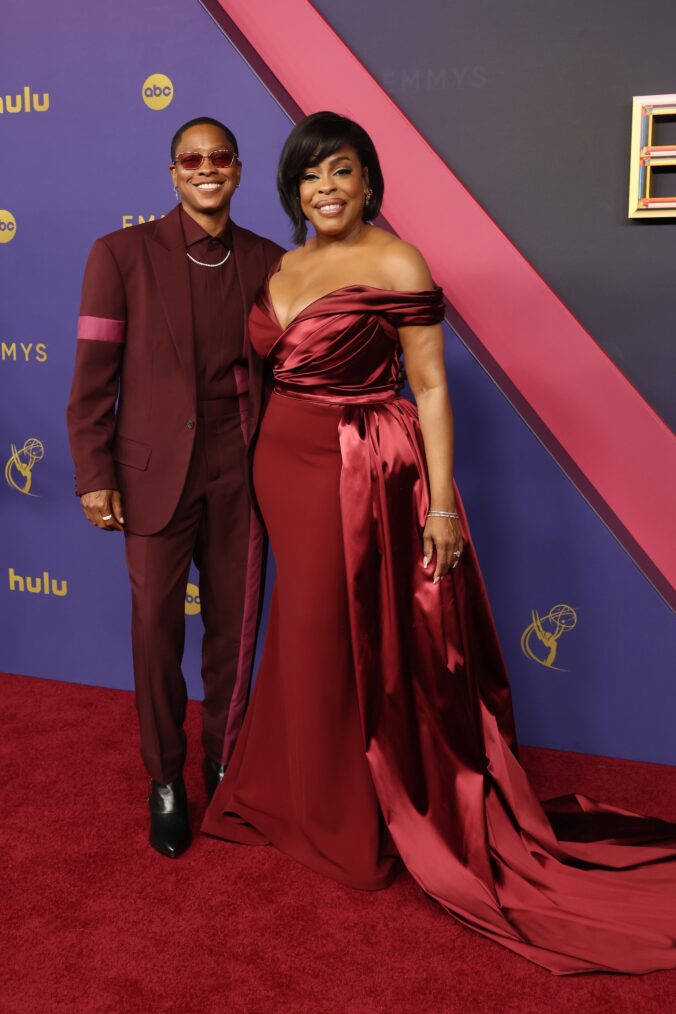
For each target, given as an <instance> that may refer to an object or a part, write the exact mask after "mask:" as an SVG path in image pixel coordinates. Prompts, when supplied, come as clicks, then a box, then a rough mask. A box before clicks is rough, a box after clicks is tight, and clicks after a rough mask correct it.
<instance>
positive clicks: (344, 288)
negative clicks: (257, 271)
mask: <svg viewBox="0 0 676 1014" xmlns="http://www.w3.org/2000/svg"><path fill="white" fill-rule="evenodd" d="M281 262H282V258H281V257H280V258H279V260H278V261H277V262H276V263H275V264H274V265H273V267H272V269H271V270H270V271H269V273H268V277H267V278H266V279H265V286H264V290H263V291H264V292H265V294H266V296H267V299H266V302H267V308H268V312H269V315H270V317H271V318H272V319H273V320H274V322H275V324H276V325H277V327H278V328H280V330H281V332H282V334H283V333H284V332H285V331H288V330H289V328H290V327H291V326H292V325H293V324H295V323H296V321H297V320H298V319H299V318H300V317H302V316H303V314H304V313H305V312H306V310H309V309H310V308H311V307H313V306H315V305H316V304H317V303H321V302H322V300H324V299H328V298H329V296H335V295H337V294H338V293H339V292H349V291H352V290H353V289H370V290H371V292H382V293H383V294H385V295H389V296H429V295H432V294H436V293H437V292H441V286H439V285H435V286H434V287H433V288H431V289H410V290H408V289H380V288H378V286H377V285H368V284H367V283H366V282H353V283H352V284H351V285H340V286H338V288H336V289H331V290H330V291H329V292H325V293H324V294H323V295H322V296H317V298H316V299H312V300H311V301H310V302H309V303H307V304H306V305H305V306H304V307H303V308H302V309H301V310H299V311H298V313H296V314H295V315H294V316H293V317H292V318H291V320H290V321H289V322H288V324H286V325H282V323H281V321H280V319H279V317H278V316H277V311H276V310H275V307H274V304H273V302H272V294H271V292H270V279H271V278H272V276H273V275H276V274H277V272H278V271H279V269H280V266H281Z"/></svg>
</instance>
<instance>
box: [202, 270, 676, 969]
mask: <svg viewBox="0 0 676 1014" xmlns="http://www.w3.org/2000/svg"><path fill="white" fill-rule="evenodd" d="M442 318H443V301H442V294H441V291H440V290H439V289H435V290H432V291H429V292H390V291H385V290H382V289H375V288H372V287H370V286H366V285H351V286H347V287H345V288H341V289H336V290H335V291H334V292H331V293H329V294H328V295H326V296H323V297H322V298H320V299H317V300H315V301H314V302H313V303H311V304H310V305H309V306H307V307H306V308H305V309H304V310H303V311H302V312H301V313H299V314H298V316H297V317H296V318H295V319H294V320H293V321H292V322H291V323H290V324H289V326H288V327H287V328H286V329H284V330H282V329H281V327H280V326H279V323H278V321H277V319H276V317H275V314H274V311H273V308H272V305H271V302H270V296H269V292H268V291H267V288H266V289H264V290H263V292H262V293H261V295H260V296H259V298H258V301H257V303H256V304H255V306H254V308H253V310H252V313H251V319H250V334H251V341H252V342H253V344H254V347H255V348H256V349H257V350H258V352H259V353H261V354H262V355H265V356H267V357H268V358H269V360H270V361H271V364H272V368H273V375H274V381H275V391H274V393H273V394H272V395H271V399H270V401H269V403H268V407H267V410H266V413H265V416H264V418H263V422H262V426H261V430H260V435H259V439H258V443H257V446H256V451H255V459H254V484H255V489H256V493H257V497H258V500H259V503H260V507H261V510H262V513H263V516H264V519H265V523H266V525H267V528H268V531H269V534H270V540H271V544H272V548H273V551H274V555H275V560H276V563H277V583H276V587H275V591H274V595H273V600H272V605H271V613H270V619H269V625H268V630H267V637H266V641H265V650H264V655H263V659H262V662H261V666H260V671H259V674H258V679H257V681H256V685H255V688H254V691H253V695H252V700H251V702H250V705H249V709H248V712H247V716H246V719H245V722H244V725H243V728H242V731H241V733H240V737H239V740H238V743H237V746H236V748H235V751H234V754H233V757H232V760H231V762H230V765H229V767H228V769H227V771H226V773H225V777H224V779H223V781H222V783H221V785H220V786H219V788H218V790H217V791H216V794H215V795H214V798H213V800H212V803H211V805H210V808H209V810H208V811H207V814H206V818H205V821H204V826H203V829H204V831H206V832H207V833H208V834H211V835H216V836H218V837H221V838H225V839H228V840H230V841H238V842H243V843H249V844H264V843H272V844H274V845H275V846H276V847H277V848H279V849H281V850H282V851H283V852H285V853H287V854H288V855H289V856H293V857H294V858H295V859H297V860H298V861H299V862H301V863H304V864H305V865H306V866H308V867H310V868H311V869H313V870H316V871H317V872H319V873H322V874H325V875H326V876H328V877H333V878H334V879H335V880H337V881H340V882H341V883H343V884H348V885H350V886H352V887H356V888H363V889H375V888H380V887H384V886H386V885H387V884H388V883H389V881H390V880H391V879H392V877H393V876H394V875H395V874H396V872H397V870H398V869H399V868H400V867H401V864H402V862H403V864H404V865H405V866H406V868H407V869H408V870H409V872H410V873H411V875H412V876H413V877H414V878H415V879H416V880H417V882H418V883H419V884H420V885H421V887H422V888H423V889H424V890H425V891H427V892H428V894H430V895H431V896H432V897H433V898H436V899H437V900H438V901H439V902H440V903H441V904H442V905H443V906H444V907H445V908H446V909H447V910H448V911H449V912H451V913H452V914H453V915H454V916H455V918H456V919H458V920H460V921H461V922H463V923H464V924H465V925H467V926H469V927H471V928H472V929H475V930H477V931H478V932H480V933H483V934H485V935H486V936H488V937H490V938H491V939H493V940H496V941H498V942H499V943H502V944H503V945H504V946H506V947H509V948H511V949H512V950H513V951H516V952H517V953H519V954H521V955H523V956H524V957H526V958H529V959H530V960H531V961H534V962H536V963H537V964H540V965H543V966H544V967H545V968H548V969H551V971H553V972H556V973H558V974H566V973H571V972H586V971H594V970H602V971H622V972H647V971H651V970H655V969H660V968H667V967H671V966H674V965H676V946H675V937H676V864H675V863H674V862H673V860H674V858H675V857H676V826H675V825H670V824H666V823H665V822H663V821H660V820H656V819H650V818H643V817H639V816H638V815H635V814H632V813H628V812H626V811H621V810H617V809H614V808H611V807H609V806H604V805H601V804H598V803H596V802H594V801H593V800H590V799H588V798H586V797H584V796H580V795H575V796H571V797H562V798H560V799H556V800H552V801H549V802H548V803H545V804H544V808H543V805H541V804H540V803H539V802H538V800H537V799H536V798H535V796H534V794H533V791H532V789H531V787H530V785H529V783H528V780H527V777H526V775H525V772H524V771H523V769H522V767H521V766H520V764H519V762H518V759H517V749H516V740H515V735H514V722H513V717H512V707H511V698H510V690H509V684H508V681H507V676H506V673H505V667H504V663H503V659H502V656H501V652H500V647H499V645H498V641H497V637H496V633H495V628H494V625H493V620H492V616H491V611H490V607H489V603H488V600H487V597H486V592H485V589H484V585H483V581H482V578H481V573H480V570H479V566H478V563H477V559H476V556H475V552H474V548H473V546H472V543H471V541H470V536H469V531H468V528H467V521H466V518H465V516H464V512H463V510H462V507H461V506H460V499H459V498H458V501H457V502H458V505H459V508H458V509H459V511H460V513H461V514H462V525H463V530H464V534H465V538H466V540H467V541H466V547H465V550H464V552H463V555H462V558H461V562H460V563H459V565H458V566H457V567H456V568H455V569H454V570H453V571H452V573H451V575H450V576H449V577H448V578H446V579H444V580H443V581H442V582H440V583H439V584H437V585H434V584H433V581H432V577H433V569H434V568H433V567H429V568H428V569H427V570H424V569H423V567H422V543H421V531H422V527H423V525H424V522H425V515H426V511H427V508H428V487H427V480H426V469H425V461H424V456H423V446H422V440H421V434H420V428H419V425H418V418H417V412H416V409H415V407H414V406H413V404H412V403H411V402H410V401H408V400H407V399H405V398H403V397H400V396H399V393H398V388H399V386H400V385H399V383H398V377H399V354H400V351H401V350H400V346H399V342H398V333H397V328H398V327H402V326H411V325H425V324H433V323H436V322H438V321H440V320H442Z"/></svg>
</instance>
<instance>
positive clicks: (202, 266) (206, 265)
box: [186, 250, 232, 268]
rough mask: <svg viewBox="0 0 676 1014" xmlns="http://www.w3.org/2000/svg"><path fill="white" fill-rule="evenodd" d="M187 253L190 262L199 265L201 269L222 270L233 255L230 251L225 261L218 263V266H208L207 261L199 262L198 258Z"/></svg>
mask: <svg viewBox="0 0 676 1014" xmlns="http://www.w3.org/2000/svg"><path fill="white" fill-rule="evenodd" d="M186 253H187V254H188V260H191V261H192V262H193V264H199V266H200V267H201V268H222V267H223V265H224V264H225V262H226V261H227V259H228V257H229V256H230V254H231V253H232V250H228V252H227V253H226V255H225V257H224V258H223V260H222V261H217V263H216V264H207V262H206V261H198V260H197V258H196V257H193V256H192V254H189V253H188V251H187V250H186Z"/></svg>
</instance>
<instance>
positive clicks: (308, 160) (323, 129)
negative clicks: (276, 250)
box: [277, 112, 385, 243]
mask: <svg viewBox="0 0 676 1014" xmlns="http://www.w3.org/2000/svg"><path fill="white" fill-rule="evenodd" d="M348 146H350V147H352V148H354V149H355V151H356V152H357V154H358V155H359V160H360V162H361V164H362V165H363V166H365V167H366V169H367V170H368V178H369V187H370V189H371V190H372V195H371V197H370V198H369V200H368V201H367V202H366V204H365V205H364V221H365V222H366V221H368V220H369V219H372V218H375V217H376V216H377V214H378V212H379V211H380V206H381V204H382V203H383V193H384V191H385V183H384V181H383V174H382V170H381V168H380V162H379V161H378V154H377V152H376V149H375V147H374V145H373V141H372V140H371V138H370V137H369V135H368V134H367V133H366V131H365V130H364V128H363V127H360V126H359V124H358V123H355V122H354V120H348V119H347V117H345V116H339V115H338V113H330V112H322V113H313V114H312V115H311V116H306V117H305V119H304V120H301V121H300V123H297V124H296V126H295V127H294V128H293V130H292V131H291V133H290V134H289V136H288V138H287V140H286V144H285V145H284V148H283V149H282V154H281V156H280V158H279V168H278V169H277V189H278V191H279V197H280V200H281V202H282V207H283V208H284V210H285V212H286V213H287V215H288V216H289V218H290V219H291V224H292V226H293V230H294V232H293V241H294V243H304V242H305V239H306V237H307V224H306V221H307V220H306V218H305V215H304V214H303V212H302V210H301V206H300V201H299V199H298V187H299V185H300V178H301V176H302V174H303V172H304V170H305V169H307V168H308V166H315V165H319V163H320V162H321V161H322V160H323V159H325V158H328V156H329V155H333V154H334V153H335V152H337V151H339V150H340V149H341V148H346V147H348Z"/></svg>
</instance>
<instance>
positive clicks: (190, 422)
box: [186, 419, 195, 430]
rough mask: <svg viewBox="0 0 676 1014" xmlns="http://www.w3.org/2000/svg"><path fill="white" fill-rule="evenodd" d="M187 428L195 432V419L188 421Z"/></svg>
mask: <svg viewBox="0 0 676 1014" xmlns="http://www.w3.org/2000/svg"><path fill="white" fill-rule="evenodd" d="M186 426H187V427H188V429H189V430H194V429H195V420H194V419H188V421H187V423H186Z"/></svg>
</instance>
